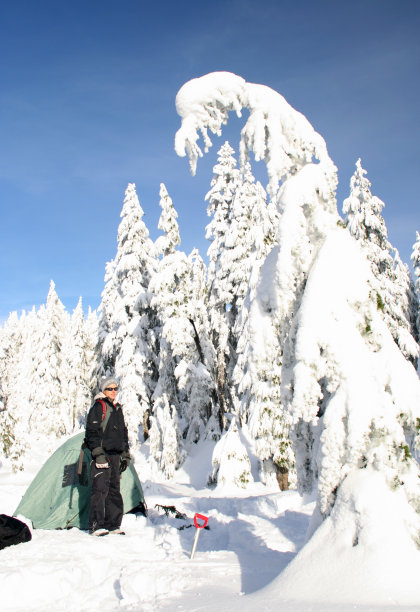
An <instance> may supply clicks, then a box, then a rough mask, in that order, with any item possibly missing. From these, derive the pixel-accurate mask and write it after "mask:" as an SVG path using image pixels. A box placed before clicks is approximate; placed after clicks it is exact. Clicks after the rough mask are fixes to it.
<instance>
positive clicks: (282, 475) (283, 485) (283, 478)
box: [276, 465, 289, 491]
mask: <svg viewBox="0 0 420 612" xmlns="http://www.w3.org/2000/svg"><path fill="white" fill-rule="evenodd" d="M276 476H277V482H278V483H279V488H280V491H287V490H288V488H289V470H288V469H287V468H285V467H282V466H280V465H276Z"/></svg>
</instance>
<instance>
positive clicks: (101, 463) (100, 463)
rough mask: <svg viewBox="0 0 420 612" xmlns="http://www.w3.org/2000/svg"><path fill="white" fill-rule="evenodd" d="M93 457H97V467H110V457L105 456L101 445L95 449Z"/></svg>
mask: <svg viewBox="0 0 420 612" xmlns="http://www.w3.org/2000/svg"><path fill="white" fill-rule="evenodd" d="M92 457H93V458H94V459H95V465H96V467H97V468H108V467H109V464H108V459H107V458H106V457H105V454H104V450H103V448H102V447H101V446H98V447H97V448H94V449H93V451H92Z"/></svg>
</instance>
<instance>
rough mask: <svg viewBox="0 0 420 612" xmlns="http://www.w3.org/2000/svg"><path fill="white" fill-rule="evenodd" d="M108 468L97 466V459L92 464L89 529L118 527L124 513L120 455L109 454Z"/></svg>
mask: <svg viewBox="0 0 420 612" xmlns="http://www.w3.org/2000/svg"><path fill="white" fill-rule="evenodd" d="M107 459H108V465H109V467H108V468H97V467H96V463H95V460H93V459H92V461H91V464H90V480H91V483H92V490H91V494H90V511H89V531H95V530H96V529H103V528H104V529H108V530H110V531H111V530H112V529H118V528H119V526H120V525H121V521H122V518H123V514H124V505H123V499H122V496H121V493H120V477H121V474H120V455H119V454H115V455H114V454H113V455H111V454H110V455H107Z"/></svg>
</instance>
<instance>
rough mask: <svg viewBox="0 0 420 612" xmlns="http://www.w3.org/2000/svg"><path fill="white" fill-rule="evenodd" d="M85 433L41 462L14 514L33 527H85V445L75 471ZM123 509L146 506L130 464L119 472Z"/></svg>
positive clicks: (87, 486) (87, 458)
mask: <svg viewBox="0 0 420 612" xmlns="http://www.w3.org/2000/svg"><path fill="white" fill-rule="evenodd" d="M84 435H85V434H84V432H82V433H79V434H77V435H76V436H73V437H72V438H70V439H69V440H67V442H65V443H64V444H63V445H62V446H60V448H58V449H57V450H56V451H55V453H54V454H53V455H51V457H50V458H49V459H48V460H47V461H46V462H45V463H44V465H43V466H42V468H41V469H40V471H39V472H38V474H37V475H36V476H35V478H34V480H33V481H32V482H31V484H30V485H29V487H28V489H27V491H26V493H25V495H24V496H23V497H22V500H21V502H20V504H19V505H18V507H17V508H16V510H15V512H14V513H13V516H18V515H20V514H21V515H23V516H25V517H26V518H28V519H30V520H31V521H32V524H33V526H34V527H35V529H69V528H70V527H78V528H79V529H88V520H89V499H90V469H89V465H90V461H91V454H90V451H89V450H88V449H87V448H85V449H84V454H83V464H82V473H81V474H80V476H79V475H78V473H77V468H78V463H79V455H80V448H81V446H82V443H83V439H84ZM121 494H122V497H123V501H124V512H125V513H127V512H130V511H131V510H134V509H135V508H137V507H138V506H140V507H143V508H145V504H144V496H143V489H142V486H141V483H140V480H139V477H138V476H137V473H136V470H135V469H134V466H133V465H132V463H130V466H129V468H128V469H127V470H125V472H123V473H122V474H121Z"/></svg>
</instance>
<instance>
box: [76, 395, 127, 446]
mask: <svg viewBox="0 0 420 612" xmlns="http://www.w3.org/2000/svg"><path fill="white" fill-rule="evenodd" d="M100 399H101V400H102V401H103V402H105V403H106V408H107V412H108V411H111V412H110V416H109V421H108V423H107V425H106V428H105V431H102V427H101V423H102V416H103V411H102V404H101V403H100V402H99V401H98V396H96V397H95V400H96V401H95V403H94V404H93V406H92V408H91V409H90V410H89V414H88V417H87V421H86V444H87V447H88V449H89V450H90V451H91V452H92V455H93V456H94V457H96V456H98V455H99V454H101V453H102V452H105V453H107V452H110V453H122V452H123V451H128V434H127V427H126V426H125V422H124V415H123V412H122V409H121V406H120V404H115V405H114V404H113V403H112V402H111V400H110V399H109V398H107V397H106V395H105V394H100ZM102 449H103V450H102Z"/></svg>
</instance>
